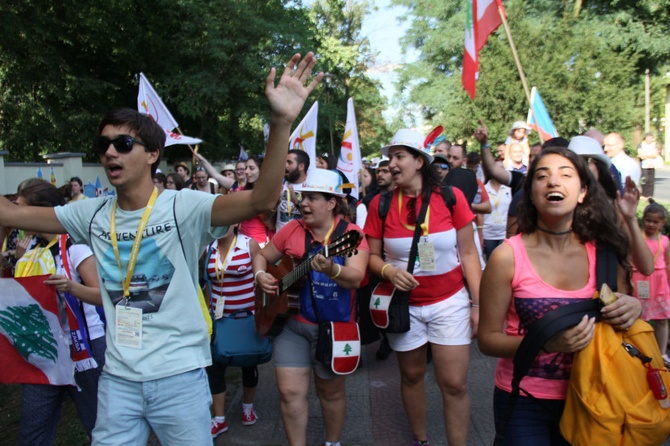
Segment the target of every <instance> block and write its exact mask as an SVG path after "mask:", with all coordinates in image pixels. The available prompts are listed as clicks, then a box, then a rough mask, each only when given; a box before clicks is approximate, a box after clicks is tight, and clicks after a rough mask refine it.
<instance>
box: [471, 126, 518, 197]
mask: <svg viewBox="0 0 670 446" xmlns="http://www.w3.org/2000/svg"><path fill="white" fill-rule="evenodd" d="M475 139H476V140H477V141H479V146H480V152H481V155H482V168H483V169H484V173H485V174H486V176H487V177H489V178H495V179H496V181H498V182H499V183H500V184H504V185H506V186H509V184H510V183H511V181H512V175H511V174H510V173H509V172H508V171H506V170H505V169H504V168H503V167H501V166H498V165H496V161H495V160H494V159H493V154H492V153H491V146H490V144H489V131H488V129H487V128H486V125H485V124H484V121H483V120H482V119H481V118H479V127H477V130H475Z"/></svg>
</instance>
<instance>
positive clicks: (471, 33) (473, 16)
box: [461, 0, 507, 99]
mask: <svg viewBox="0 0 670 446" xmlns="http://www.w3.org/2000/svg"><path fill="white" fill-rule="evenodd" d="M499 9H500V10H501V11H502V13H503V14H505V17H506V16H507V13H506V12H505V8H504V7H503V4H502V0H470V1H468V10H467V15H466V19H465V51H464V53H463V71H462V73H461V80H462V82H463V88H465V91H467V92H468V94H469V95H470V97H471V98H472V99H474V98H475V89H476V84H477V78H478V77H479V50H481V49H482V48H483V47H484V45H485V44H486V39H488V37H489V35H490V34H491V33H492V32H493V31H495V30H496V28H498V27H499V26H500V25H501V24H502V19H501V18H500V13H499V12H498V10H499Z"/></svg>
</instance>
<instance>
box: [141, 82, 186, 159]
mask: <svg viewBox="0 0 670 446" xmlns="http://www.w3.org/2000/svg"><path fill="white" fill-rule="evenodd" d="M137 110H138V111H140V112H142V113H146V114H147V115H149V116H151V117H152V118H153V119H154V121H156V122H157V123H158V125H160V126H161V127H162V128H163V129H165V130H166V131H170V130H174V129H176V128H177V127H179V124H178V123H177V121H176V120H175V119H174V117H172V114H171V113H170V111H169V110H168V109H167V107H166V106H165V104H163V101H162V100H161V98H160V96H158V93H156V90H154V87H152V86H151V84H150V83H149V81H148V80H147V78H146V77H145V76H144V73H140V91H139V93H138V95H137ZM174 144H182V143H174ZM184 144H188V143H184ZM165 145H166V146H168V145H171V144H168V143H167V142H166V143H165Z"/></svg>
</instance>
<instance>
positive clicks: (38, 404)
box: [19, 336, 107, 446]
mask: <svg viewBox="0 0 670 446" xmlns="http://www.w3.org/2000/svg"><path fill="white" fill-rule="evenodd" d="M90 345H91V356H92V357H93V358H94V359H95V361H96V362H97V363H98V367H96V368H95V369H90V370H85V371H83V372H75V373H74V380H75V382H76V383H77V386H79V390H78V389H77V388H76V387H75V386H52V385H49V384H24V385H23V395H22V403H21V423H20V440H19V444H21V445H26V446H28V445H29V446H36V445H50V444H53V443H54V441H55V440H56V428H57V427H58V419H59V418H60V411H61V408H62V407H63V402H64V401H65V399H66V398H67V397H68V396H69V397H70V398H71V399H72V401H73V402H74V405H75V407H76V408H77V413H78V414H79V419H80V420H81V424H82V425H83V426H84V429H85V430H86V432H87V433H88V435H89V437H90V436H91V431H92V430H93V426H95V417H96V406H97V401H98V379H99V378H100V373H101V372H102V368H103V366H104V365H105V349H106V348H107V343H106V342H105V337H104V336H102V337H100V338H97V339H94V340H92V341H90Z"/></svg>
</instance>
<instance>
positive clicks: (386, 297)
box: [370, 282, 395, 328]
mask: <svg viewBox="0 0 670 446" xmlns="http://www.w3.org/2000/svg"><path fill="white" fill-rule="evenodd" d="M394 292H395V287H394V286H393V284H392V283H391V282H381V283H379V284H378V285H377V286H376V287H375V289H374V290H372V298H371V299H370V317H371V318H372V323H373V324H375V326H376V327H377V328H386V327H388V326H389V306H390V305H391V298H392V297H393V293H394Z"/></svg>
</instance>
